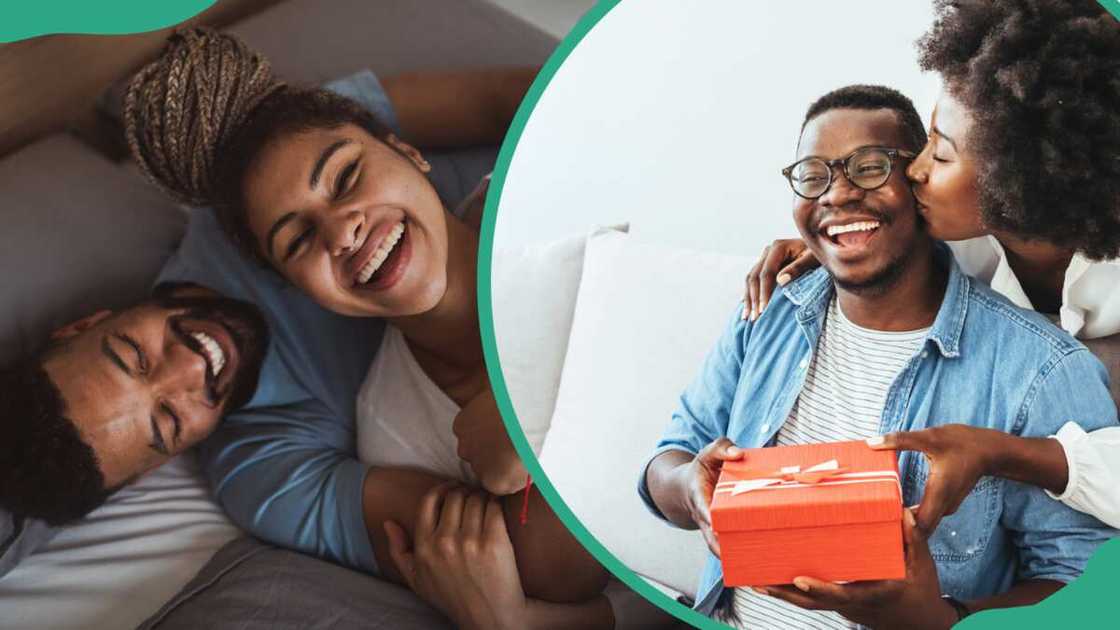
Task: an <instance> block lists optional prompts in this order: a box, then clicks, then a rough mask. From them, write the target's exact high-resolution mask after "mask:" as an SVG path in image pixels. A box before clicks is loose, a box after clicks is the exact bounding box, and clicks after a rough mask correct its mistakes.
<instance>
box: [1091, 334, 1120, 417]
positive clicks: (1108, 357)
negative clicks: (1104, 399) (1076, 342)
mask: <svg viewBox="0 0 1120 630" xmlns="http://www.w3.org/2000/svg"><path fill="white" fill-rule="evenodd" d="M1082 341H1083V342H1084V343H1085V345H1086V346H1088V347H1089V350H1091V351H1092V352H1093V354H1095V355H1097V358H1098V359H1100V360H1101V363H1104V367H1105V368H1107V369H1108V376H1109V380H1108V385H1109V388H1110V389H1111V390H1112V399H1113V400H1115V401H1116V404H1117V405H1120V334H1117V335H1112V336H1111V337H1101V338H1100V339H1083V340H1082Z"/></svg>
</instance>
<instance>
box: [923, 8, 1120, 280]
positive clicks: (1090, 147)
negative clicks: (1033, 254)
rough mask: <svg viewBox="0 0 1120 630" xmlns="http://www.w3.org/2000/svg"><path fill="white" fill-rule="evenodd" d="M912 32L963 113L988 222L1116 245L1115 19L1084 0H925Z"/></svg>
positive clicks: (1119, 160) (1103, 249)
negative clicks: (928, 12)
mask: <svg viewBox="0 0 1120 630" xmlns="http://www.w3.org/2000/svg"><path fill="white" fill-rule="evenodd" d="M935 10H936V14H937V20H936V21H935V23H934V25H933V27H932V29H931V30H930V31H929V32H928V33H927V34H926V35H925V36H924V37H923V38H922V39H921V40H920V41H919V42H918V50H919V57H920V63H921V66H922V68H923V69H925V70H933V71H936V72H938V73H940V74H941V75H942V77H943V79H944V80H945V86H946V88H947V90H948V91H949V93H950V94H952V95H953V96H954V97H955V98H956V99H957V100H959V101H960V102H961V103H963V104H964V105H965V107H967V108H968V110H969V111H970V113H971V115H972V117H973V121H974V122H973V126H972V130H971V132H970V134H969V137H968V138H967V145H968V148H969V152H970V153H972V154H973V155H974V156H975V158H976V162H977V164H978V170H979V182H978V183H979V189H980V204H981V214H982V218H983V220H984V222H985V224H986V225H988V226H989V227H990V228H992V229H996V230H1002V231H1006V232H1009V233H1013V234H1015V235H1017V236H1018V237H1020V238H1026V239H1030V240H1043V241H1048V242H1050V243H1053V244H1054V245H1058V246H1060V247H1065V248H1068V249H1071V250H1074V251H1077V252H1080V253H1083V254H1084V255H1086V256H1088V257H1089V258H1092V259H1097V260H1101V259H1108V258H1116V257H1117V256H1118V255H1120V21H1117V19H1116V18H1114V17H1112V16H1111V15H1110V14H1109V13H1108V12H1107V11H1106V10H1105V9H1104V8H1103V7H1102V6H1101V5H1100V4H1098V3H1097V2H1096V1H1095V0H935Z"/></svg>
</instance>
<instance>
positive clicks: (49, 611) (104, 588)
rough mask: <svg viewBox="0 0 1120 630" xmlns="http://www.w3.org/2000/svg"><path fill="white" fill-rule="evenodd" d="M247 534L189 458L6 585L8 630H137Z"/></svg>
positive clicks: (114, 502)
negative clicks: (217, 500) (216, 555)
mask: <svg viewBox="0 0 1120 630" xmlns="http://www.w3.org/2000/svg"><path fill="white" fill-rule="evenodd" d="M239 535H241V532H240V530H239V529H237V527H235V526H234V525H233V524H232V523H231V522H230V521H229V518H227V517H226V515H225V513H224V512H223V511H222V509H221V508H220V507H218V505H217V503H215V502H214V500H213V498H211V496H210V489H209V488H208V487H207V485H206V483H205V482H204V481H203V480H202V475H201V474H200V472H199V470H198V465H197V463H196V462H195V457H194V452H193V451H190V452H188V453H186V454H183V455H180V456H178V457H176V458H175V459H172V460H171V461H170V462H168V463H166V464H164V465H163V466H161V467H160V468H158V469H156V470H154V471H152V472H150V473H148V474H147V475H144V477H142V478H141V479H140V480H139V481H137V482H136V483H135V484H133V485H131V486H128V487H126V488H124V489H122V490H121V491H120V492H118V493H117V494H116V495H114V496H113V497H112V498H111V499H110V500H109V501H108V502H107V503H106V504H105V505H102V506H101V507H99V508H97V509H96V510H94V511H93V512H92V513H91V514H90V515H89V516H87V517H86V518H84V519H82V520H81V521H78V522H77V523H74V524H73V525H69V526H67V527H63V528H62V529H60V530H59V532H58V534H57V535H56V536H55V537H54V539H53V540H51V541H50V542H49V543H47V545H46V546H44V547H41V548H40V549H38V550H36V552H35V553H33V554H31V556H29V557H27V558H25V559H24V560H23V562H21V563H20V564H19V565H18V566H16V568H15V569H13V570H12V572H11V573H8V574H7V575H5V576H4V578H3V579H0V611H3V614H2V615H0V627H4V628H22V629H24V630H34V629H37V628H42V629H43V630H47V629H50V630H59V629H63V628H75V629H76V628H91V629H92V628H133V627H135V626H136V624H138V623H140V622H141V621H143V620H144V619H145V618H146V617H148V616H149V615H151V614H152V612H153V611H155V610H158V609H159V607H160V606H161V605H162V604H163V603H164V602H165V601H167V599H168V598H170V597H171V596H172V595H174V594H175V593H176V591H178V590H179V589H180V588H181V587H182V586H183V584H186V583H187V582H188V581H189V580H190V579H191V578H192V577H193V576H194V575H195V573H197V572H198V570H199V569H200V568H201V567H202V566H203V565H205V564H206V562H207V561H208V560H209V559H210V557H211V556H213V555H214V552H215V551H217V550H218V549H220V548H221V547H222V545H224V544H226V543H227V542H229V541H230V540H233V539H234V538H236V537H237V536H239Z"/></svg>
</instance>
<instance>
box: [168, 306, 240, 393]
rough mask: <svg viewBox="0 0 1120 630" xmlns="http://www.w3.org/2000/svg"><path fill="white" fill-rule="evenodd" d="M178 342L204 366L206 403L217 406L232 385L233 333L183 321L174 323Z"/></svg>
mask: <svg viewBox="0 0 1120 630" xmlns="http://www.w3.org/2000/svg"><path fill="white" fill-rule="evenodd" d="M177 328H178V329H179V333H180V338H181V339H182V340H183V343H184V344H185V345H186V346H187V347H188V348H189V349H190V350H191V351H193V352H194V353H195V354H197V355H199V356H200V357H202V360H203V361H204V362H205V363H206V388H207V390H208V392H207V393H208V395H209V398H210V402H212V403H214V404H217V403H219V402H220V401H221V400H222V399H223V398H224V397H225V395H226V394H227V393H229V390H230V387H231V385H232V383H233V378H234V376H235V372H236V370H237V362H238V357H239V353H238V349H237V342H236V340H235V339H234V336H233V333H232V332H230V330H229V329H228V328H226V326H225V325H224V324H222V323H219V322H216V321H213V320H194V319H192V320H187V321H182V322H179V323H178V326H177Z"/></svg>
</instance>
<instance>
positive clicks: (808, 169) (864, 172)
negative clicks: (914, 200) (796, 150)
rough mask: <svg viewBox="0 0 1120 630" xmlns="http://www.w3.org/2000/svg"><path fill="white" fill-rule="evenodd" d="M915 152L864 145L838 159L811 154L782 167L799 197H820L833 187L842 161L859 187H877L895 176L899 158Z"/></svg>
mask: <svg viewBox="0 0 1120 630" xmlns="http://www.w3.org/2000/svg"><path fill="white" fill-rule="evenodd" d="M915 157H916V154H915V153H911V152H910V151H903V150H902V149H888V148H887V147H861V148H859V149H856V150H855V151H853V152H852V153H851V154H850V155H848V156H847V157H843V158H837V159H835V160H828V161H825V160H822V159H820V158H817V157H807V158H805V159H803V160H798V161H796V162H794V163H793V164H791V165H789V166H787V167H785V168H783V169H782V175H784V176H785V178H786V179H787V180H789V186H790V188H792V189H793V192H794V193H796V194H797V196H798V197H802V198H805V199H819V198H820V197H821V195H823V194H825V193H826V192H828V189H829V188H831V187H832V182H833V177H832V169H833V168H834V167H835V166H837V165H840V164H842V165H843V166H844V177H847V178H848V181H849V182H851V183H852V185H853V186H855V187H856V188H861V189H863V190H875V189H876V188H879V187H880V186H882V185H883V184H885V183H887V180H888V179H890V177H891V165H892V164H893V163H894V161H895V160H896V159H899V158H904V159H907V160H912V159H914V158H915Z"/></svg>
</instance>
